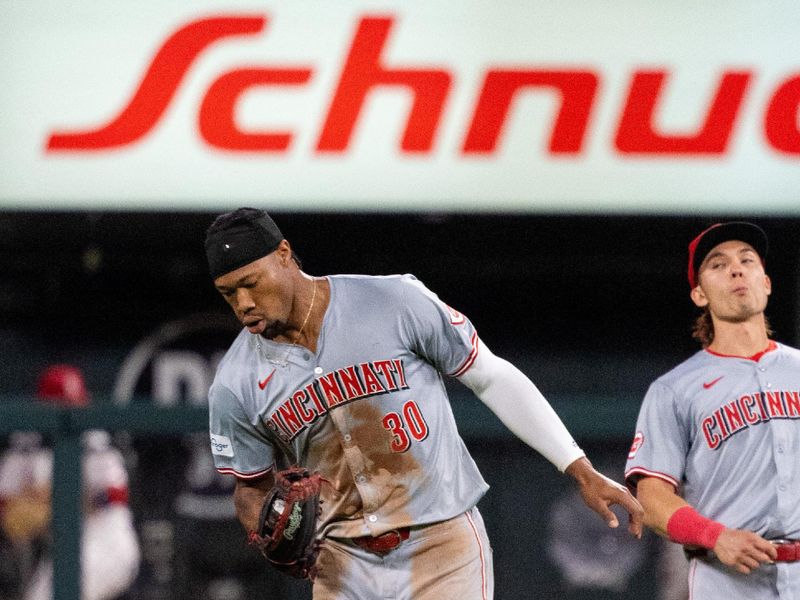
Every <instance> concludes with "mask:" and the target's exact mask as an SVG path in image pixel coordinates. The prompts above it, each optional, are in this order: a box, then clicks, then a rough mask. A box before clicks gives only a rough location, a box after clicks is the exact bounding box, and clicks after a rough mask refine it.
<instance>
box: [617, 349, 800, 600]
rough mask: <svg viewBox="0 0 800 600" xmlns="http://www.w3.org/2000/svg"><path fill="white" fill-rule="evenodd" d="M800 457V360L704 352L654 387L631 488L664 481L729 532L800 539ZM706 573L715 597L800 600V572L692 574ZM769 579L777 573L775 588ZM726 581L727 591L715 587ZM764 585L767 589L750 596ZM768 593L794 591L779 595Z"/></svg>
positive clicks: (710, 570)
mask: <svg viewBox="0 0 800 600" xmlns="http://www.w3.org/2000/svg"><path fill="white" fill-rule="evenodd" d="M798 456H800V351H798V350H796V349H794V348H790V347H788V346H785V345H782V344H776V343H774V342H771V343H770V346H769V349H768V350H767V351H766V352H763V353H761V354H759V355H756V356H754V357H749V358H743V357H735V356H724V355H720V354H716V353H713V352H711V351H708V350H703V351H700V352H698V353H696V354H695V355H694V356H692V357H691V358H689V359H688V360H687V361H685V362H683V363H681V364H680V365H678V366H677V367H676V368H674V369H673V370H672V371H670V372H669V373H667V374H666V375H664V376H662V377H660V378H659V379H657V380H656V381H655V382H653V384H652V385H651V386H650V389H649V390H648V392H647V395H646V396H645V399H644V402H643V404H642V407H641V412H640V414H639V419H638V422H637V425H636V435H635V437H634V442H633V446H632V447H631V450H630V453H629V455H628V462H627V465H626V469H625V478H626V481H628V482H629V483H635V481H636V479H637V478H639V477H642V476H647V477H657V478H660V479H663V480H664V481H667V482H669V483H671V484H672V485H674V486H675V488H676V490H678V491H679V493H680V494H681V495H682V496H683V497H684V498H685V499H686V501H687V502H688V503H689V504H691V505H692V506H694V507H695V508H696V509H697V510H698V511H699V512H700V513H701V514H703V515H705V516H707V517H709V518H711V519H714V520H715V521H719V522H721V523H722V524H724V525H725V526H726V527H731V528H735V529H746V530H751V531H755V532H756V533H758V534H759V535H761V536H763V537H765V538H767V539H777V538H793V539H799V538H800V501H798V499H799V498H800V460H798ZM701 572H702V573H706V576H704V578H703V579H704V581H696V582H695V584H696V585H698V586H700V588H698V589H701V588H702V587H703V586H706V587H708V588H709V591H710V592H711V593H714V594H719V593H720V592H721V590H723V591H727V592H730V594H728V596H729V597H737V598H751V597H752V598H755V597H758V598H772V597H775V598H778V597H779V598H781V599H786V598H800V594H798V592H797V591H796V590H797V589H798V588H800V564H783V565H772V566H770V565H765V566H762V567H761V569H759V572H760V574H759V575H758V576H756V577H748V576H740V575H738V574H735V573H733V572H732V571H730V570H729V569H726V568H724V567H722V566H721V564H719V563H718V564H717V567H716V568H715V567H714V566H713V565H711V566H709V565H702V566H700V567H699V570H698V571H697V573H695V572H694V571H693V575H694V576H695V578H696V579H697V578H698V577H699V576H700V573H701ZM764 573H772V574H773V577H772V579H771V580H770V579H769V578H766V579H765V576H764ZM719 577H722V578H724V579H723V580H722V582H719V581H716V580H715V578H719ZM712 580H715V582H714V583H713V585H710V584H709V581H712ZM758 585H764V586H765V587H764V588H760V587H752V588H750V587H748V586H758ZM714 586H716V590H715V591H712V590H714ZM719 586H722V587H719ZM725 586H733V587H730V589H727V588H726V587H725ZM792 586H794V590H795V591H793V592H792V591H791V590H792ZM768 589H777V590H778V591H780V590H781V589H783V590H790V591H785V592H784V593H783V594H781V595H778V596H775V595H773V594H768V593H767V592H765V591H764V590H768ZM731 594H732V595H731ZM754 594H755V595H754ZM787 594H788V595H787ZM695 597H698V598H700V597H703V596H702V595H696V596H695ZM713 597H722V596H713Z"/></svg>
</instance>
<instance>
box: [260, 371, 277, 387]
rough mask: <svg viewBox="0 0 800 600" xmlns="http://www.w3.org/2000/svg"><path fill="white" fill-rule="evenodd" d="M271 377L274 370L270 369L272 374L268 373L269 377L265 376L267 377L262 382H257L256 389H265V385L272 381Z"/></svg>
mask: <svg viewBox="0 0 800 600" xmlns="http://www.w3.org/2000/svg"><path fill="white" fill-rule="evenodd" d="M273 375H275V369H272V373H270V374H269V375H267V376H266V377H265V378H264V380H263V381H259V382H258V387H259V388H261V389H262V390H263V389H264V388H265V387H267V384H268V383H269V380H270V379H272V376H273Z"/></svg>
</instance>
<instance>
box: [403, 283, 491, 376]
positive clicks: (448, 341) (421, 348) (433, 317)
mask: <svg viewBox="0 0 800 600" xmlns="http://www.w3.org/2000/svg"><path fill="white" fill-rule="evenodd" d="M402 281H403V284H404V287H403V291H404V298H403V300H404V303H403V314H402V318H403V328H404V333H405V335H406V336H407V338H408V339H407V340H406V341H407V344H408V347H409V348H410V349H411V350H413V351H414V352H415V353H416V354H417V355H418V356H420V357H422V358H424V359H426V360H427V361H428V362H430V363H431V364H432V365H433V366H434V367H436V368H437V369H438V370H439V371H440V372H441V373H444V374H446V375H451V376H453V377H458V376H459V375H462V374H463V373H465V372H466V371H467V369H469V367H470V366H471V365H472V363H473V361H474V360H475V356H476V355H477V353H478V334H477V332H476V331H475V328H474V327H473V325H472V323H471V322H470V321H469V319H467V317H466V316H464V315H463V314H462V313H460V312H458V311H457V310H455V309H454V308H451V307H450V306H448V305H447V304H445V303H444V302H442V301H441V300H440V299H439V297H438V296H437V295H436V294H435V293H433V292H432V291H430V290H429V289H428V288H427V287H425V285H424V284H423V283H422V282H421V281H419V280H418V279H416V278H415V277H414V276H413V275H406V276H404V277H403V280H402Z"/></svg>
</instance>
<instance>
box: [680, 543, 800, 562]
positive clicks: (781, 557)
mask: <svg viewBox="0 0 800 600" xmlns="http://www.w3.org/2000/svg"><path fill="white" fill-rule="evenodd" d="M769 542H770V543H771V544H772V545H773V546H775V550H777V551H778V556H777V558H775V560H774V561H773V562H785V563H791V562H800V540H785V539H781V540H769ZM683 552H684V554H686V558H689V559H692V558H697V559H700V560H702V561H710V560H711V559H712V558H714V553H713V552H712V551H711V550H706V549H705V548H696V547H694V546H684V547H683Z"/></svg>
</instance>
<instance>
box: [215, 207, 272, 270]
mask: <svg viewBox="0 0 800 600" xmlns="http://www.w3.org/2000/svg"><path fill="white" fill-rule="evenodd" d="M281 240H283V234H282V233H281V231H280V229H278V226H277V225H276V224H275V221H273V220H272V219H271V218H270V217H269V215H268V214H267V213H265V212H264V211H262V210H256V209H252V208H240V209H238V210H235V211H233V212H232V213H227V214H225V215H222V216H221V217H219V218H218V219H217V220H216V221H215V222H214V224H213V225H212V226H211V227H210V228H209V229H208V232H207V233H206V258H207V259H208V270H209V271H210V272H211V278H212V279H216V278H217V277H219V276H220V275H224V274H225V273H230V272H231V271H235V270H236V269H238V268H240V267H243V266H245V265H247V264H250V263H251V262H253V261H255V260H258V259H259V258H262V257H264V256H266V255H267V254H270V253H271V252H273V251H274V250H275V249H276V248H277V247H278V244H280V243H281Z"/></svg>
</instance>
